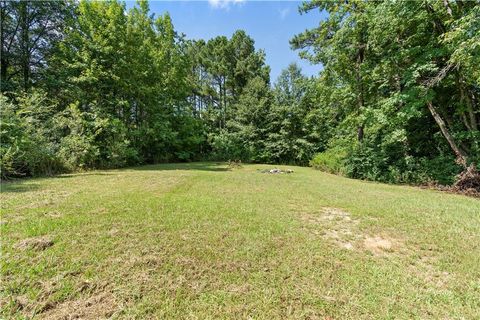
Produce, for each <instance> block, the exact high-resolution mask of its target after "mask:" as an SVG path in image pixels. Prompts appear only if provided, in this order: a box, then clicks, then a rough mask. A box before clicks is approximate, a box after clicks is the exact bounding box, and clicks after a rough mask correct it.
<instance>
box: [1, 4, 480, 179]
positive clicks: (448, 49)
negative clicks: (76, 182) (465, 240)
mask: <svg viewBox="0 0 480 320" xmlns="http://www.w3.org/2000/svg"><path fill="white" fill-rule="evenodd" d="M0 10H1V30H0V33H1V65H0V68H1V70H0V71H1V72H0V73H1V96H0V99H1V105H2V108H1V135H2V137H1V141H0V151H1V159H0V165H1V171H2V178H8V177H15V176H34V175H45V174H55V173H59V172H66V171H74V170H79V169H87V168H116V167H123V166H130V165H138V164H145V163H157V162H167V161H195V160H229V159H232V160H233V159H235V160H242V161H246V162H259V163H278V164H281V163H285V164H286V163H288V164H298V165H307V164H311V165H312V166H314V167H318V168H320V169H323V170H327V171H330V172H335V173H341V174H344V175H347V176H350V177H354V178H361V179H370V180H377V181H387V182H401V183H420V182H426V181H439V182H442V183H451V182H452V181H453V179H454V177H455V175H456V174H458V173H459V172H460V171H462V170H463V169H464V168H466V167H467V166H469V165H471V164H472V163H478V161H479V160H480V131H479V125H480V124H479V121H480V102H479V99H480V98H479V97H480V68H478V66H479V65H480V5H479V2H478V1H470V2H467V1H448V0H442V1H431V0H425V1H415V2H413V1H399V2H369V1H337V2H330V1H310V2H306V3H305V4H303V5H302V6H301V7H300V12H301V13H306V12H308V11H310V10H322V11H323V10H324V11H326V12H327V13H328V17H327V18H326V19H325V20H322V21H319V25H318V27H316V28H313V29H310V30H306V31H305V32H304V33H301V34H298V35H296V36H295V37H294V38H293V39H292V40H291V45H292V48H293V49H297V50H299V51H300V55H301V56H302V57H303V58H305V59H309V60H310V61H311V62H312V63H315V64H322V65H323V70H322V71H321V73H320V74H319V75H318V76H317V77H306V76H304V75H303V74H302V72H301V69H300V68H299V67H298V66H297V65H296V64H291V65H289V66H288V67H287V68H286V69H285V70H283V71H282V73H281V75H280V76H279V78H278V79H275V81H274V82H273V83H272V81H271V80H270V77H269V73H270V68H269V66H268V65H267V64H266V62H265V53H264V52H263V51H262V50H258V49H257V48H256V47H255V42H254V40H253V39H252V38H251V37H250V36H248V35H247V34H246V33H245V32H244V31H242V30H238V31H236V32H235V33H234V34H233V35H232V36H231V37H226V36H218V37H215V38H213V39H206V40H190V39H188V38H187V36H186V35H184V34H180V33H178V32H176V31H175V29H174V27H173V24H172V21H171V18H170V16H169V15H168V13H166V14H163V15H160V16H155V15H154V14H152V13H151V12H150V10H149V5H148V2H147V1H139V2H138V3H137V4H136V5H135V6H133V7H132V8H129V9H127V8H126V5H125V3H123V2H120V1H106V2H96V1H79V2H74V1H50V2H37V1H0Z"/></svg>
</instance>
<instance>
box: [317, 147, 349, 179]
mask: <svg viewBox="0 0 480 320" xmlns="http://www.w3.org/2000/svg"><path fill="white" fill-rule="evenodd" d="M346 157H347V151H346V150H345V149H343V148H341V147H338V146H337V147H333V148H330V149H328V150H326V151H324V152H321V153H317V154H316V155H315V157H313V159H312V160H310V166H311V167H313V168H315V169H318V170H322V171H325V172H329V173H335V174H340V175H343V174H345V159H346Z"/></svg>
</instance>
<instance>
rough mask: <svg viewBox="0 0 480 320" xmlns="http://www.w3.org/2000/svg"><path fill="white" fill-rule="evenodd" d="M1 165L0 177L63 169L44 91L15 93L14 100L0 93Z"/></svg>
mask: <svg viewBox="0 0 480 320" xmlns="http://www.w3.org/2000/svg"><path fill="white" fill-rule="evenodd" d="M0 104H1V106H2V107H1V109H0V118H1V125H0V127H1V139H0V141H1V142H0V166H1V176H2V179H5V178H9V177H22V176H26V175H51V174H55V173H58V172H61V171H63V170H64V167H63V164H62V162H61V161H59V159H58V157H57V155H56V152H55V151H56V150H55V145H54V144H53V143H52V142H51V141H50V140H49V139H48V137H49V134H50V133H51V132H52V129H51V125H52V123H51V121H50V120H49V117H50V116H51V108H50V107H45V106H47V105H48V101H47V99H46V97H45V94H43V93H41V92H33V93H32V94H28V95H27V94H22V95H20V96H18V97H17V104H15V103H13V102H12V101H11V100H9V99H7V98H6V97H5V96H3V95H0Z"/></svg>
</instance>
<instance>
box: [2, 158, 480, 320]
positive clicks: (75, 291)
mask: <svg viewBox="0 0 480 320" xmlns="http://www.w3.org/2000/svg"><path fill="white" fill-rule="evenodd" d="M271 168H273V167H272V166H268V165H245V166H243V167H242V168H236V169H233V170H229V169H228V168H227V166H226V165H225V164H215V163H192V164H168V165H155V166H144V167H139V168H131V169H124V170H111V171H92V172H87V173H80V174H71V175H62V176H58V177H53V178H39V179H25V180H19V181H17V182H10V183H6V184H3V185H2V193H1V205H2V219H1V221H2V222H1V226H0V227H1V231H2V234H1V244H2V258H1V263H2V269H1V272H2V283H1V285H2V288H1V289H2V292H1V294H2V295H1V297H0V300H1V303H2V305H1V308H0V309H1V310H2V311H1V313H0V317H2V318H9V319H10V318H13V319H15V318H18V319H22V318H35V319H56V318H59V319H61V318H69V317H70V318H75V317H78V318H84V319H97V318H108V317H112V318H114V319H116V318H118V319H123V318H129V319H130V318H137V319H152V318H159V319H182V318H188V319H232V318H241V319H249V318H250V319H385V318H396V319H402V318H403V319H411V318H423V319H425V318H432V319H440V318H441V319H454V318H465V319H478V318H480V299H479V297H480V201H479V200H478V199H474V198H468V197H465V196H460V195H453V194H446V193H441V192H437V191H430V190H423V189H419V188H413V187H406V186H392V185H385V184H378V183H368V182H362V181H356V180H350V179H345V178H342V177H338V176H334V175H329V174H325V173H322V172H319V171H314V170H312V169H310V168H299V167H288V166H280V168H281V169H293V170H294V172H293V173H291V174H269V173H262V170H263V169H271Z"/></svg>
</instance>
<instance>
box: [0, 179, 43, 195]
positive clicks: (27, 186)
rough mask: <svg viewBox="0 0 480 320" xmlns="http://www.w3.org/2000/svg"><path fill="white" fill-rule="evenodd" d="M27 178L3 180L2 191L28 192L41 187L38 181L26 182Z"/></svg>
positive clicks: (0, 190)
mask: <svg viewBox="0 0 480 320" xmlns="http://www.w3.org/2000/svg"><path fill="white" fill-rule="evenodd" d="M25 182H27V180H26V179H25V180H20V179H15V180H11V181H2V182H1V183H0V193H7V192H28V191H34V190H37V189H39V188H40V185H39V184H37V183H25Z"/></svg>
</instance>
